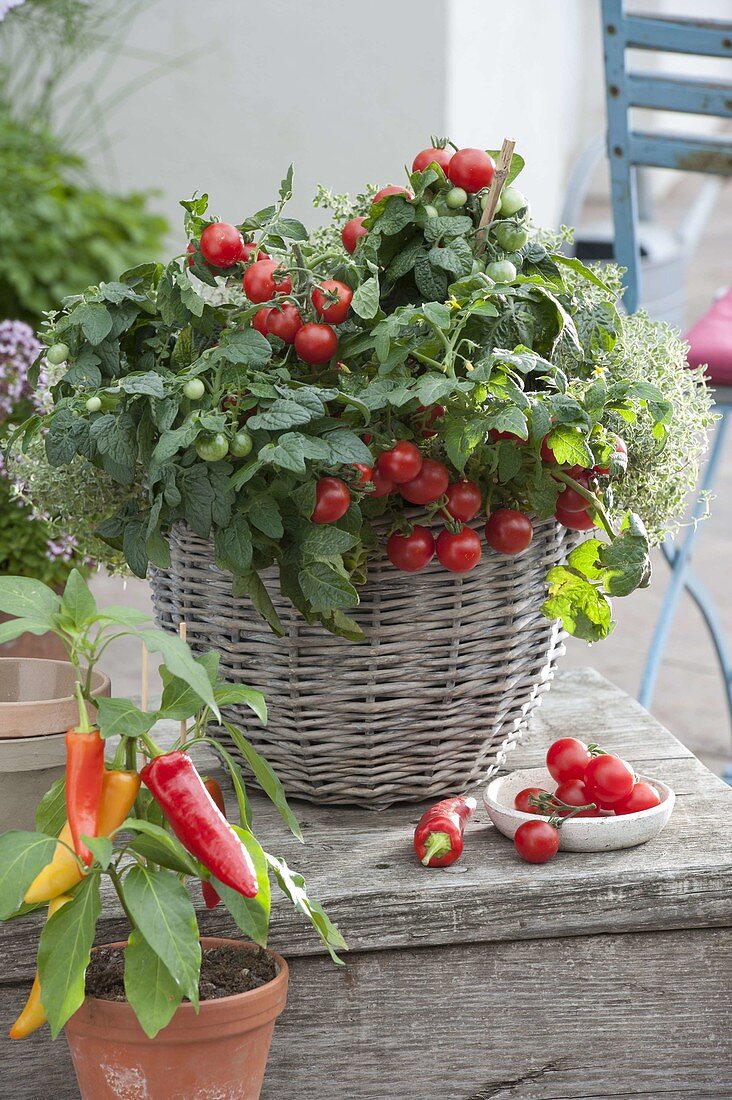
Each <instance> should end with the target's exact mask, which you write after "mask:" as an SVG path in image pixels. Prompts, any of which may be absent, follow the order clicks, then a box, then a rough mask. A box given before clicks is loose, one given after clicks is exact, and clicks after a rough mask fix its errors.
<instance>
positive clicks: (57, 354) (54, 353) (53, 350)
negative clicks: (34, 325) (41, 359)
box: [46, 344, 69, 367]
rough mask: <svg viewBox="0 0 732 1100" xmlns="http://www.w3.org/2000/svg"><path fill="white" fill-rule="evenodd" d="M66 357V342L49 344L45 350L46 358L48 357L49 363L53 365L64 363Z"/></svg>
mask: <svg viewBox="0 0 732 1100" xmlns="http://www.w3.org/2000/svg"><path fill="white" fill-rule="evenodd" d="M68 357H69V345H68V344H51V347H50V348H49V349H48V351H47V352H46V359H48V361H49V363H52V364H53V366H54V367H58V366H60V364H61V363H65V362H66V360H67V359H68Z"/></svg>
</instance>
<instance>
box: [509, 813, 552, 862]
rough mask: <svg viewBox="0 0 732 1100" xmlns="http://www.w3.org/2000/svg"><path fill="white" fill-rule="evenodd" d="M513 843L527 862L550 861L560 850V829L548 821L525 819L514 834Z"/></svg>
mask: <svg viewBox="0 0 732 1100" xmlns="http://www.w3.org/2000/svg"><path fill="white" fill-rule="evenodd" d="M513 844H514V847H515V849H516V851H517V852H518V854H519V855H520V856H521V858H522V859H524V860H526V862H527V863H548V861H549V860H550V859H553V858H554V856H555V855H556V854H557V852H558V851H559V829H557V828H556V827H555V826H554V825H550V824H549V822H548V821H524V823H523V824H522V825H519V827H518V829H517V830H516V832H515V834H514V838H513Z"/></svg>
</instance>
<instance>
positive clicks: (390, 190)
mask: <svg viewBox="0 0 732 1100" xmlns="http://www.w3.org/2000/svg"><path fill="white" fill-rule="evenodd" d="M390 195H404V197H405V199H413V198H414V195H413V194H412V192H411V191H408V190H407V189H406V187H399V186H397V184H395V183H390V184H389V186H388V187H382V188H381V190H380V191H377V192H376V194H375V195H374V197H373V198H372V200H371V205H372V206H373V204H374V203H375V202H380V201H381V199H388V198H389V196H390Z"/></svg>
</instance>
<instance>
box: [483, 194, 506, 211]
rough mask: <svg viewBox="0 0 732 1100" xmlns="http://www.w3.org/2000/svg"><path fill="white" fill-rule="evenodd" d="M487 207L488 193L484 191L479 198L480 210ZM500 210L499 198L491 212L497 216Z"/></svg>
mask: <svg viewBox="0 0 732 1100" xmlns="http://www.w3.org/2000/svg"><path fill="white" fill-rule="evenodd" d="M487 205H488V192H487V191H486V192H485V194H484V195H481V196H480V209H481V210H485V208H486V206H487ZM500 209H501V200H500V198H499V200H498V205H497V206H496V209H495V210H494V211H493V213H494V214H497V213H498V212H499V210H500Z"/></svg>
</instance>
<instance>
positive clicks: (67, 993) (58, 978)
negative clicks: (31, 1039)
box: [38, 874, 102, 1039]
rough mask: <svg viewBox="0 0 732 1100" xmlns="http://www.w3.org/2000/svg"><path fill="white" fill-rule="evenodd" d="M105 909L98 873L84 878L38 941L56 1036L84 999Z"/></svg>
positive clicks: (40, 969) (43, 984)
mask: <svg viewBox="0 0 732 1100" xmlns="http://www.w3.org/2000/svg"><path fill="white" fill-rule="evenodd" d="M101 909H102V903H101V899H100V896H99V875H98V874H91V875H88V876H87V877H86V878H84V879H82V882H81V884H80V886H79V888H78V890H77V891H76V893H75V894H74V897H73V900H72V901H70V902H68V903H67V904H66V905H64V906H63V907H62V908H61V909H59V910H58V911H57V912H56V913H54V915H53V916H52V917H51V919H50V920H49V921H48V922H47V924H46V925H45V926H44V928H43V931H42V932H41V940H40V943H39V945H38V977H39V980H40V983H41V1003H42V1004H43V1008H44V1010H45V1013H46V1016H47V1017H48V1022H49V1024H50V1025H51V1036H52V1037H53V1038H54V1039H55V1038H56V1036H57V1035H58V1034H59V1032H60V1031H61V1028H62V1027H63V1026H64V1024H65V1023H66V1021H67V1020H68V1019H69V1018H70V1017H71V1016H73V1015H74V1013H75V1012H76V1010H77V1009H78V1008H80V1007H81V1005H82V1003H83V1001H84V995H85V994H84V979H85V975H86V969H87V967H88V965H89V958H90V955H91V948H92V944H93V942H94V930H95V928H96V924H97V920H98V918H99V914H100V912H101Z"/></svg>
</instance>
